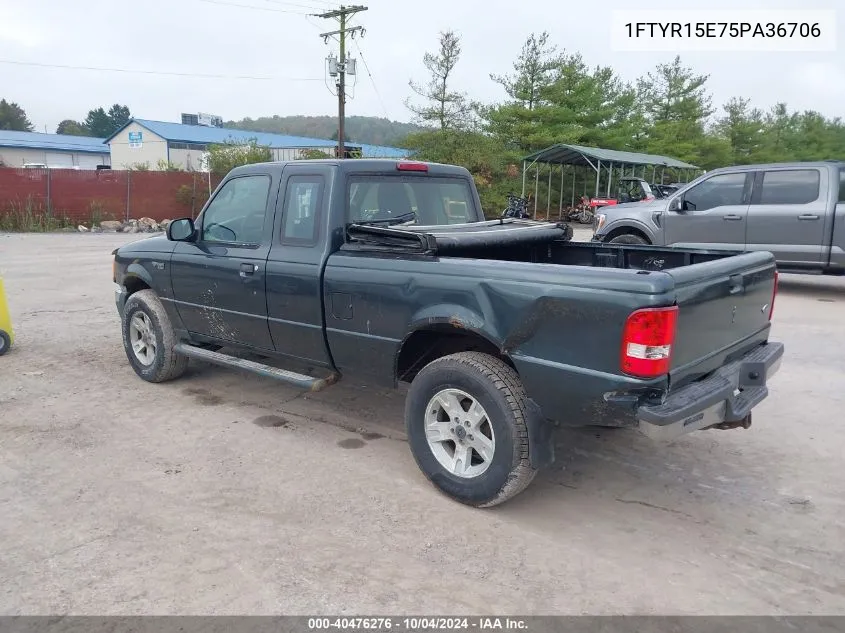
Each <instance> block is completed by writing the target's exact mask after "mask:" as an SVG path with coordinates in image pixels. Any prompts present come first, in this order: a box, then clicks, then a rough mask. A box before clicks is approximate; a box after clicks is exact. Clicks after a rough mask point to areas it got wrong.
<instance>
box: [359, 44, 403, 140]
mask: <svg viewBox="0 0 845 633" xmlns="http://www.w3.org/2000/svg"><path fill="white" fill-rule="evenodd" d="M353 41H354V42H355V48H357V49H358V55H359V56H360V57H361V61H362V62H364V70H366V71H367V76H368V77H369V78H370V83H372V84H373V90H375V92H376V97H378V102H379V103H380V104H381V109H382V112H384V116H385V117H387V120H388V121H389V122H390V123H391V125H392V124H393V121H391V119H390V114H388V112H387V106H385V105H384V100H383V99H382V98H381V93H380V92H379V91H378V86H377V85H376V80H375V78H374V77H373V73H371V72H370V65H369V64H368V63H367V60H366V58H365V57H364V51H362V50H361V45H360V44H358V41H357V40H353Z"/></svg>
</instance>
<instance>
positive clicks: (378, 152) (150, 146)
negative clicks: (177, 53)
mask: <svg viewBox="0 0 845 633" xmlns="http://www.w3.org/2000/svg"><path fill="white" fill-rule="evenodd" d="M183 118H184V117H183ZM250 139H255V140H256V141H257V142H258V144H259V145H264V146H267V147H269V148H270V151H271V153H272V157H273V160H296V159H298V158H301V157H302V155H303V153H304V152H305V151H308V150H317V151H320V152H323V153H325V154H326V155H327V156H335V151H336V147H337V142H336V141H331V140H327V139H318V138H307V137H302V136H289V135H286V134H268V133H265V132H252V131H248V130H238V129H234V128H224V127H217V126H215V125H204V124H200V123H197V124H186V123H168V122H165V121H150V120H148V119H131V120H130V121H129V122H128V123H126V125H124V126H123V127H122V128H120V129H119V130H117V131H116V132H115V133H114V134H113V135H112V136H110V137H109V138H107V139H105V142H106V143H108V146H109V148H110V149H111V163H112V166H113V168H114V169H125V168H127V167H131V166H133V165H136V164H146V165H149V167H150V169H157V168H159V165H165V164H166V163H170V164H172V165H175V166H178V167H180V168H182V169H188V170H202V169H203V155H204V154H205V152H206V151H207V150H208V146H209V145H213V144H220V143H226V142H234V143H238V142H243V143H244V144H246V143H248V142H249V141H250ZM346 149H347V151H350V150H351V151H352V152H353V153H354V155H360V156H362V157H364V158H404V157H406V156H408V154H409V152H408V150H405V149H400V148H397V147H385V146H380V145H367V144H362V143H355V142H351V141H347V143H346Z"/></svg>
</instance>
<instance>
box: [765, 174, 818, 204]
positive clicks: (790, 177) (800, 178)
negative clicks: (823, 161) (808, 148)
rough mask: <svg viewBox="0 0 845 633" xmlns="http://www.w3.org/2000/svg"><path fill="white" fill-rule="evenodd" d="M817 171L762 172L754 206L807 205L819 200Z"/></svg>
mask: <svg viewBox="0 0 845 633" xmlns="http://www.w3.org/2000/svg"><path fill="white" fill-rule="evenodd" d="M819 184H820V172H819V170H818V169H779V170H772V171H766V172H763V181H762V184H761V188H760V194H759V199H758V200H757V202H756V204H807V203H809V202H815V201H816V200H818V199H819ZM755 197H757V196H755Z"/></svg>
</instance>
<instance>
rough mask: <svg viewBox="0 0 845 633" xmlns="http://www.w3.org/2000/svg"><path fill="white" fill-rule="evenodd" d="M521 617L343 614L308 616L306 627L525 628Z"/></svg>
mask: <svg viewBox="0 0 845 633" xmlns="http://www.w3.org/2000/svg"><path fill="white" fill-rule="evenodd" d="M527 628H528V627H527V624H526V622H525V620H521V619H519V618H496V617H492V618H491V617H483V618H482V617H478V618H462V617H457V618H444V617H402V618H388V617H384V618H379V617H367V618H365V617H347V618H308V629H309V630H315V631H319V630H370V631H372V630H376V631H378V630H383V631H389V630H396V631H450V630H464V631H467V630H473V629H476V630H481V631H484V630H506V629H507V630H526V629H527Z"/></svg>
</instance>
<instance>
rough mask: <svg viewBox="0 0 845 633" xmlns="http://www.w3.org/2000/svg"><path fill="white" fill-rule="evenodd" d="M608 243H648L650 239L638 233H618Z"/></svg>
mask: <svg viewBox="0 0 845 633" xmlns="http://www.w3.org/2000/svg"><path fill="white" fill-rule="evenodd" d="M607 243H608V244H648V240H647V239H645V238H644V237H640V236H639V235H637V234H636V233H622V235H617V236H616V237H614V238H613V239H612V240H608V241H607Z"/></svg>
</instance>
